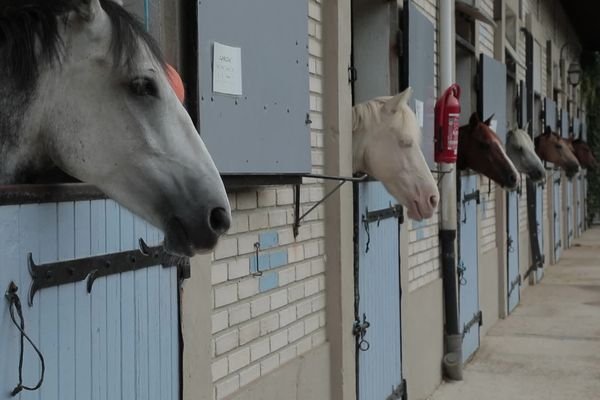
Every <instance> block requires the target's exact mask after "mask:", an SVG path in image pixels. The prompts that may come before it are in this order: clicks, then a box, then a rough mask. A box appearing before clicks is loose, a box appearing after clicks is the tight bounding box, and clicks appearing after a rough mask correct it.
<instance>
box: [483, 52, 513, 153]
mask: <svg viewBox="0 0 600 400" xmlns="http://www.w3.org/2000/svg"><path fill="white" fill-rule="evenodd" d="M479 88H480V92H479V96H478V100H477V108H478V112H479V117H480V118H483V119H487V118H489V117H491V116H492V114H493V115H494V118H493V119H492V121H494V120H495V121H496V123H495V124H496V127H495V129H494V131H495V132H496V134H497V135H498V137H499V138H500V141H501V142H502V143H503V144H504V143H506V65H504V64H502V63H501V62H499V61H496V60H494V59H493V58H491V57H488V56H486V55H485V54H481V56H480V58H479Z"/></svg>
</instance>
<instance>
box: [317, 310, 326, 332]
mask: <svg viewBox="0 0 600 400" xmlns="http://www.w3.org/2000/svg"><path fill="white" fill-rule="evenodd" d="M326 322H327V318H326V316H325V311H321V312H320V313H319V327H320V328H322V327H324V326H325V323H326Z"/></svg>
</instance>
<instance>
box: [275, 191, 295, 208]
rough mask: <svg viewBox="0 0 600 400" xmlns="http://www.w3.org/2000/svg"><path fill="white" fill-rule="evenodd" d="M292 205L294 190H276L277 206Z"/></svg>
mask: <svg viewBox="0 0 600 400" xmlns="http://www.w3.org/2000/svg"><path fill="white" fill-rule="evenodd" d="M293 203H294V190H293V189H291V188H284V189H277V205H278V206H281V205H286V204H293Z"/></svg>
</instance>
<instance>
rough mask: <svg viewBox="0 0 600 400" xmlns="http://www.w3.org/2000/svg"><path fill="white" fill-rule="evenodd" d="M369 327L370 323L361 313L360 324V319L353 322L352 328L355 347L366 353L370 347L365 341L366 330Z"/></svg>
mask: <svg viewBox="0 0 600 400" xmlns="http://www.w3.org/2000/svg"><path fill="white" fill-rule="evenodd" d="M370 326H371V323H370V322H369V321H367V316H366V314H364V313H363V316H362V322H361V321H360V319H357V320H356V321H354V326H352V334H353V335H354V336H355V337H356V346H357V347H358V350H360V351H367V350H369V347H371V345H370V343H369V342H368V341H367V340H366V339H365V336H366V334H367V329H369V327H370Z"/></svg>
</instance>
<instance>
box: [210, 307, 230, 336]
mask: <svg viewBox="0 0 600 400" xmlns="http://www.w3.org/2000/svg"><path fill="white" fill-rule="evenodd" d="M228 317H229V313H228V312H227V310H224V311H221V312H218V313H216V314H213V315H212V317H211V322H212V333H217V332H220V331H222V330H223V329H225V328H227V327H228V326H229V323H228Z"/></svg>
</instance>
